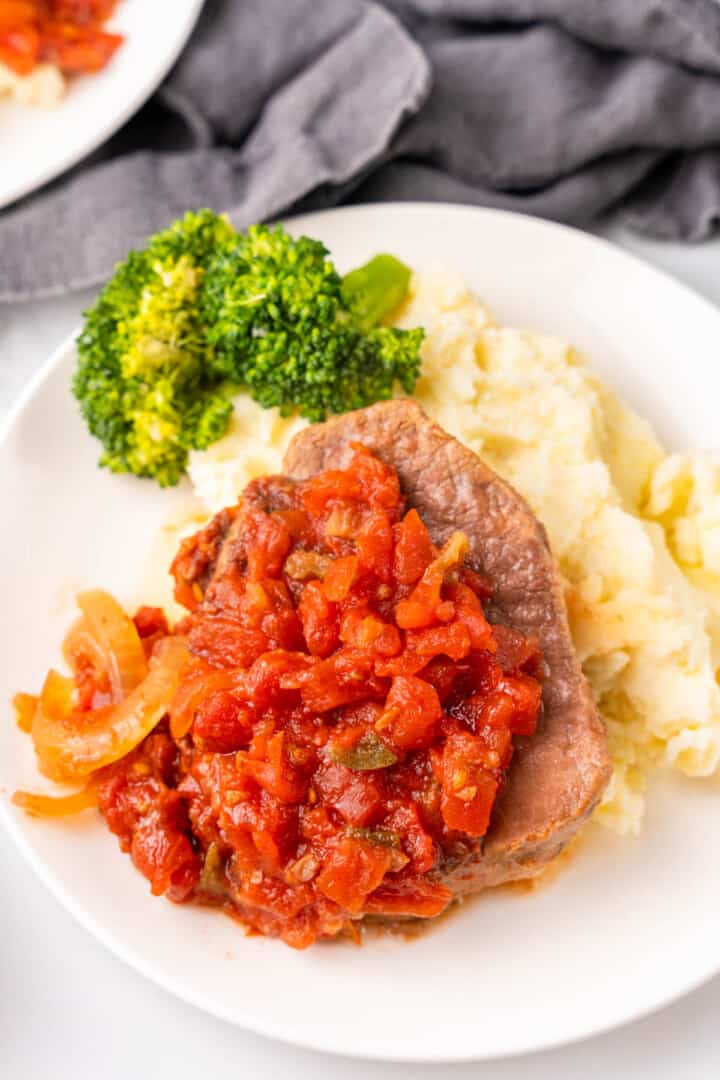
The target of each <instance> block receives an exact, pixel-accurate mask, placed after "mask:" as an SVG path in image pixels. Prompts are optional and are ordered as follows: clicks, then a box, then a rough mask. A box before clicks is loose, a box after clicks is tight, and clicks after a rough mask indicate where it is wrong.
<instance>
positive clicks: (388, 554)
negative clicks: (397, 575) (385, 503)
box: [355, 510, 393, 582]
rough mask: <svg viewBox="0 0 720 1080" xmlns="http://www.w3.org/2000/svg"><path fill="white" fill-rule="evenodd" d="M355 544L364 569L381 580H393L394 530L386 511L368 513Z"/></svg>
mask: <svg viewBox="0 0 720 1080" xmlns="http://www.w3.org/2000/svg"><path fill="white" fill-rule="evenodd" d="M355 546H356V550H357V556H358V563H359V565H360V566H361V567H362V568H363V570H364V571H366V572H367V573H371V574H374V575H375V576H376V577H377V579H378V580H379V581H381V582H388V581H390V580H391V577H392V566H393V530H392V525H391V524H390V520H389V518H388V516H387V514H386V513H385V512H384V511H382V510H374V511H372V513H370V514H369V515H368V517H367V518H366V521H365V524H364V526H363V528H362V529H361V531H360V533H359V534H358V536H357V540H356V544H355Z"/></svg>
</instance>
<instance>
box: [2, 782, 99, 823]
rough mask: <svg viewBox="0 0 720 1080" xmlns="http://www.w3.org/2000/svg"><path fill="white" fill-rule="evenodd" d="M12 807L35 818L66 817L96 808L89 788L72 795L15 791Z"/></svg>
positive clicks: (91, 790)
mask: <svg viewBox="0 0 720 1080" xmlns="http://www.w3.org/2000/svg"><path fill="white" fill-rule="evenodd" d="M12 802H13V805H14V806H19V807H20V809H21V810H24V811H25V813H26V814H32V815H34V816H35V817H67V816H68V815H69V814H77V813H79V812H80V811H81V810H88V809H89V808H90V807H91V806H97V798H96V795H95V792H94V791H93V789H92V788H91V787H86V788H83V790H82V791H76V792H73V794H72V795H39V794H37V793H35V792H32V791H16V792H15V794H14V795H13V797H12Z"/></svg>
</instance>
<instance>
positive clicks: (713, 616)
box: [190, 269, 720, 832]
mask: <svg viewBox="0 0 720 1080" xmlns="http://www.w3.org/2000/svg"><path fill="white" fill-rule="evenodd" d="M397 322H398V325H401V326H408V327H409V326H417V325H422V326H424V327H425V328H426V331H427V337H426V340H425V342H424V345H423V368H422V375H421V378H420V380H419V382H418V385H417V387H416V392H415V397H416V398H417V399H418V401H419V402H420V403H421V404H422V406H423V407H424V408H425V410H426V412H427V413H428V414H429V415H430V416H432V417H434V419H436V420H437V421H438V422H439V423H440V424H441V425H442V426H443V427H444V428H445V429H446V430H447V431H448V432H450V433H451V434H453V435H455V436H456V437H457V438H458V439H460V440H462V442H464V443H465V444H466V445H468V446H469V447H471V448H472V449H473V450H475V451H477V452H478V453H479V454H482V456H483V458H484V459H485V460H486V461H488V462H489V463H490V464H491V465H492V466H493V467H494V468H495V469H496V470H497V471H498V472H499V473H500V474H501V475H502V476H504V477H505V478H506V479H508V480H509V481H510V482H511V483H512V484H514V485H515V487H517V488H518V490H519V491H521V492H522V493H523V495H525V497H526V498H527V499H528V501H529V503H530V504H531V506H532V507H533V509H534V510H535V512H536V514H537V515H538V517H539V518H540V519H541V520H542V521H543V522H544V524H545V526H546V528H547V531H548V534H549V537H550V542H551V545H552V548H553V551H554V553H555V556H556V558H557V560H558V562H559V565H560V569H561V573H562V575H563V578H564V581H565V584H566V596H567V603H568V612H569V617H570V625H571V630H572V634H573V639H574V642H575V646H576V648H577V651H578V654H579V656H580V659H581V662H582V664H583V667H584V670H585V672H586V674H587V677H588V679H589V681H590V683H591V685H592V687H593V691H594V693H595V696H596V699H597V701H598V705H599V707H600V709H601V711H602V714H603V716H604V717H605V721H606V723H607V727H608V732H609V739H610V747H611V752H612V757H613V762H614V766H615V769H614V775H613V778H612V781H611V783H610V786H609V788H608V791H607V793H606V795H605V798H604V800H603V803H602V805H601V806H600V808H599V810H598V812H597V817H598V820H600V821H601V822H603V823H604V824H606V825H609V826H611V827H612V828H615V829H617V830H619V831H620V832H637V831H638V830H639V828H640V824H641V820H642V815H643V811H644V797H643V785H644V777H645V775H646V773H647V771H648V769H649V768H651V767H653V766H668V767H671V768H674V769H679V770H680V771H682V772H683V773H685V774H686V775H688V776H707V775H709V774H710V773H712V772H713V771H714V770H715V769H716V767H717V765H718V761H719V760H720V689H719V687H718V682H717V678H716V671H717V670H718V668H719V667H720V459H714V458H712V457H708V456H699V455H697V456H696V455H690V454H684V455H672V456H666V455H665V454H664V453H663V451H662V448H661V447H660V446H659V444H658V442H657V440H656V438H655V436H654V434H653V432H652V430H651V429H650V427H649V426H648V425H647V424H646V423H645V422H644V421H643V420H642V419H640V418H639V417H638V416H636V415H635V414H633V413H632V412H631V411H630V410H629V409H627V408H626V407H625V406H623V405H622V404H621V402H620V401H619V400H618V399H617V398H616V397H615V395H614V394H613V393H612V392H611V391H610V390H609V389H608V388H607V387H605V386H603V385H602V384H601V383H600V382H599V380H598V379H597V378H596V377H595V376H594V375H593V374H592V373H591V372H590V371H589V370H588V369H587V367H586V366H585V365H584V363H583V362H582V360H581V359H580V358H579V357H578V355H577V354H576V353H575V352H574V351H573V350H572V349H571V348H569V347H568V346H567V345H565V344H563V343H562V342H561V341H558V340H557V339H555V338H553V337H549V336H545V335H541V334H533V333H528V332H525V331H521V330H515V329H510V328H507V327H500V326H497V325H496V324H495V323H494V322H493V319H492V317H491V316H490V314H489V313H488V312H487V310H486V309H485V308H484V307H483V306H482V304H481V303H480V302H479V301H478V299H477V298H476V297H475V296H473V295H472V293H470V292H469V291H468V289H467V287H466V285H465V284H464V282H463V281H462V279H460V278H459V277H458V276H457V275H455V274H453V273H451V272H448V271H447V270H441V269H438V270H431V271H425V272H423V273H421V274H417V275H416V276H415V278H414V281H413V285H412V290H411V294H410V296H409V298H408V300H407V302H406V304H405V305H404V307H403V310H402V311H401V312H400V313H399V318H398V319H397ZM302 425H303V421H300V420H298V419H290V420H287V419H282V418H281V417H279V416H278V415H277V413H276V412H275V411H273V410H263V409H261V408H259V407H258V406H256V405H255V404H254V403H252V402H251V401H250V400H249V399H248V398H247V397H241V398H239V399H238V400H237V402H236V409H235V417H234V420H233V427H232V430H231V431H230V432H229V434H228V435H227V436H226V437H225V438H224V439H222V440H221V441H220V442H218V443H216V444H215V445H214V446H212V447H211V448H210V449H209V450H206V451H203V452H198V453H194V454H193V455H191V462H190V476H191V479H192V482H193V485H194V487H195V491H196V493H197V494H198V495H199V496H200V498H201V499H202V500H203V501H204V503H205V505H206V506H207V508H208V510H213V511H214V510H216V509H219V508H220V507H222V506H225V505H228V504H229V503H231V502H233V501H234V500H235V498H236V495H237V493H238V492H239V491H240V490H241V489H242V488H243V486H244V485H245V484H246V483H247V481H248V480H249V479H251V478H252V477H253V476H256V475H259V474H261V473H266V472H277V471H279V469H280V467H281V461H282V456H283V453H284V450H285V447H286V446H287V443H288V442H289V440H290V438H291V437H292V435H293V434H294V432H295V431H296V430H298V429H299V428H300V427H301V426H302Z"/></svg>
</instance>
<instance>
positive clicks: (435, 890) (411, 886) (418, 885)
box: [363, 878, 454, 919]
mask: <svg viewBox="0 0 720 1080" xmlns="http://www.w3.org/2000/svg"><path fill="white" fill-rule="evenodd" d="M453 900H454V896H453V894H452V892H451V891H450V889H448V888H446V887H445V886H444V885H440V883H439V882H435V881H427V880H425V879H424V878H415V879H411V880H406V881H386V882H384V883H383V884H382V885H381V886H380V887H379V888H377V889H376V890H375V892H374V893H372V894H371V895H370V896H368V897H367V899H366V900H365V902H364V904H363V911H364V912H366V913H367V914H368V915H384V916H385V917H386V918H401V917H407V916H411V917H414V918H416V919H432V918H434V917H435V916H436V915H441V914H442V912H443V911H445V909H446V907H447V906H448V904H450V903H452V901H453Z"/></svg>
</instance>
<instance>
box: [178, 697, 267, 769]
mask: <svg viewBox="0 0 720 1080" xmlns="http://www.w3.org/2000/svg"><path fill="white" fill-rule="evenodd" d="M253 719H254V716H253V713H252V711H251V710H250V709H248V707H247V706H246V705H243V704H242V703H241V702H240V701H239V700H238V698H237V696H236V695H234V694H232V693H231V692H230V691H228V690H218V691H217V692H216V693H215V694H212V695H211V696H210V697H204V698H203V699H202V701H201V702H200V704H199V706H198V710H197V712H196V713H195V721H194V723H193V729H192V730H193V736H194V738H195V740H196V741H197V742H198V745H199V746H200V747H201V748H202V749H203V750H210V751H212V752H214V753H218V754H229V753H232V751H233V750H239V749H240V748H241V747H243V746H247V744H248V743H249V742H250V739H251V738H252V730H253Z"/></svg>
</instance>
